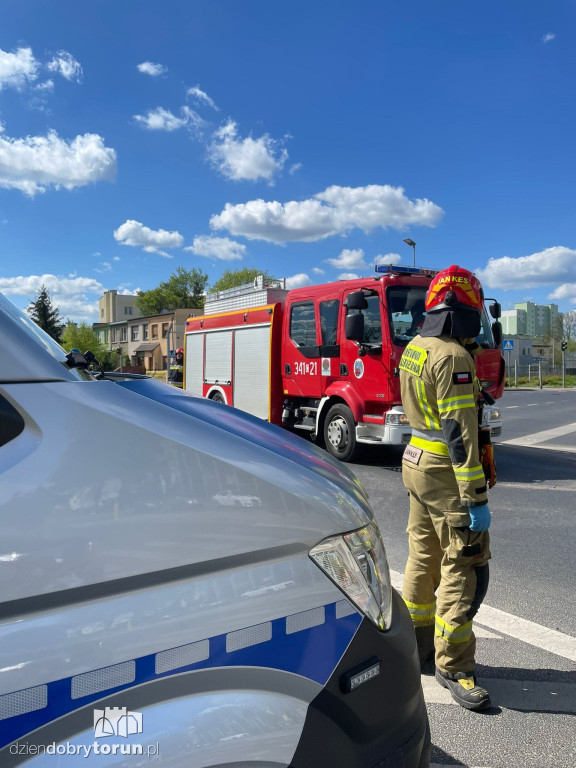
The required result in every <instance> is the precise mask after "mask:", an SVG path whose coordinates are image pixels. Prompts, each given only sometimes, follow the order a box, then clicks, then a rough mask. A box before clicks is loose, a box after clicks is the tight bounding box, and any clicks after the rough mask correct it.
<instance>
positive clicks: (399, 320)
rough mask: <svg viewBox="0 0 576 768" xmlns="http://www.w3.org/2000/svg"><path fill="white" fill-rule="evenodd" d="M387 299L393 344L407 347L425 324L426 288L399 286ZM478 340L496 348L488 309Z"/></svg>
mask: <svg viewBox="0 0 576 768" xmlns="http://www.w3.org/2000/svg"><path fill="white" fill-rule="evenodd" d="M386 297H387V299H388V314H389V318H390V330H391V335H392V339H393V343H394V344H397V345H398V346H400V347H405V346H406V344H408V343H409V342H410V341H412V339H413V338H414V336H417V335H418V334H419V333H420V328H422V325H423V323H424V318H425V317H426V312H425V310H424V300H425V298H426V288H421V287H419V286H411V285H398V286H394V287H393V288H388V289H387V291H386ZM476 340H477V341H478V343H479V344H480V346H481V347H484V349H492V348H493V347H494V338H493V336H492V325H491V323H490V318H489V316H488V313H487V312H486V307H484V309H483V310H482V327H481V329H480V333H479V334H478V336H477V338H476Z"/></svg>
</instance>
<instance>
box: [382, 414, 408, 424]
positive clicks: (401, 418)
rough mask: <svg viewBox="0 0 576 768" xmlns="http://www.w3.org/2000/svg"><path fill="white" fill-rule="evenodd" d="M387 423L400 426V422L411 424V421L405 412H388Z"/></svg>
mask: <svg viewBox="0 0 576 768" xmlns="http://www.w3.org/2000/svg"><path fill="white" fill-rule="evenodd" d="M386 424H390V425H391V426H398V425H399V424H410V422H409V420H408V417H407V416H406V414H405V413H387V414H386Z"/></svg>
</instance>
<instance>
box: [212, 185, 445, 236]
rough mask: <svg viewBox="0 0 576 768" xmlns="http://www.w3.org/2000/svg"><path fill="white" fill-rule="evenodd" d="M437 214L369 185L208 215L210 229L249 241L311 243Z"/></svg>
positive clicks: (425, 203)
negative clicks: (297, 200)
mask: <svg viewBox="0 0 576 768" xmlns="http://www.w3.org/2000/svg"><path fill="white" fill-rule="evenodd" d="M443 215H444V211H443V210H442V208H440V207H439V206H438V205H435V204H434V203H432V202H431V201H430V200H426V199H416V200H414V201H412V200H409V199H408V198H407V197H406V196H405V195H404V190H403V189H402V187H391V186H389V185H384V186H379V185H376V184H372V185H369V186H367V187H338V186H332V187H328V189H326V190H324V192H320V193H318V194H317V195H315V196H314V198H313V199H309V200H303V201H301V202H296V201H290V202H288V203H279V202H276V201H272V202H265V201H264V200H250V201H249V202H247V203H239V204H238V205H232V204H231V203H227V204H226V206H225V207H224V210H223V211H221V213H219V214H216V215H214V216H212V218H211V219H210V226H211V227H212V228H213V229H227V230H228V231H229V232H230V233H231V234H233V235H242V236H244V237H247V238H249V239H252V240H267V241H269V242H273V243H287V242H297V241H299V242H314V241H316V240H322V239H323V238H326V237H333V236H334V235H341V234H345V233H347V232H348V231H350V230H351V229H354V228H358V229H362V230H363V231H365V232H371V231H372V230H374V229H376V228H377V227H381V228H384V229H385V228H386V227H393V228H394V229H403V228H404V227H407V226H408V225H411V226H415V225H420V226H426V227H433V226H435V225H436V224H437V223H438V222H439V221H440V219H441V218H442V216H443Z"/></svg>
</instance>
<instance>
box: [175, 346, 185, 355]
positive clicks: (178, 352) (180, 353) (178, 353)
mask: <svg viewBox="0 0 576 768" xmlns="http://www.w3.org/2000/svg"><path fill="white" fill-rule="evenodd" d="M176 354H177V355H183V354H184V350H183V349H182V347H178V349H177V350H176Z"/></svg>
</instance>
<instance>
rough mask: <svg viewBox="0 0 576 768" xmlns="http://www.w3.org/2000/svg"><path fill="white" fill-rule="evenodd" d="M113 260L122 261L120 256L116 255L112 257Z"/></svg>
mask: <svg viewBox="0 0 576 768" xmlns="http://www.w3.org/2000/svg"><path fill="white" fill-rule="evenodd" d="M112 261H120V256H114V258H113V259H112Z"/></svg>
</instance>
